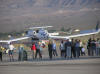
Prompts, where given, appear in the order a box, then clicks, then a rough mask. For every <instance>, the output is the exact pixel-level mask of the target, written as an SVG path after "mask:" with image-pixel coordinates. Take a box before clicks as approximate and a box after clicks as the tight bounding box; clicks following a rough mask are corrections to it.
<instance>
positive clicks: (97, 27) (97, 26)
mask: <svg viewBox="0 0 100 74" xmlns="http://www.w3.org/2000/svg"><path fill="white" fill-rule="evenodd" d="M95 29H96V30H98V29H99V21H97V25H96V28H95Z"/></svg>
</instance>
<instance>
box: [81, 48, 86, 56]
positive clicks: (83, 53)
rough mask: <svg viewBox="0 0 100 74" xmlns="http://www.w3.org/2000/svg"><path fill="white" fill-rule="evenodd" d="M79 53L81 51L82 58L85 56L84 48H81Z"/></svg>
mask: <svg viewBox="0 0 100 74" xmlns="http://www.w3.org/2000/svg"><path fill="white" fill-rule="evenodd" d="M81 51H82V53H81V55H82V56H83V55H85V48H84V47H82V49H81Z"/></svg>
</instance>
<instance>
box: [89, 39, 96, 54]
mask: <svg viewBox="0 0 100 74" xmlns="http://www.w3.org/2000/svg"><path fill="white" fill-rule="evenodd" d="M90 47H91V53H90V54H91V55H92V56H94V55H95V54H96V41H95V39H92V41H91V46H90Z"/></svg>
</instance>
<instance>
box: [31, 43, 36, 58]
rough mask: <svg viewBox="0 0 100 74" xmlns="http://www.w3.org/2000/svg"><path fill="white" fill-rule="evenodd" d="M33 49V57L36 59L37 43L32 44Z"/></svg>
mask: <svg viewBox="0 0 100 74" xmlns="http://www.w3.org/2000/svg"><path fill="white" fill-rule="evenodd" d="M31 50H32V58H33V59H34V58H35V55H36V46H35V43H33V44H32V47H31Z"/></svg>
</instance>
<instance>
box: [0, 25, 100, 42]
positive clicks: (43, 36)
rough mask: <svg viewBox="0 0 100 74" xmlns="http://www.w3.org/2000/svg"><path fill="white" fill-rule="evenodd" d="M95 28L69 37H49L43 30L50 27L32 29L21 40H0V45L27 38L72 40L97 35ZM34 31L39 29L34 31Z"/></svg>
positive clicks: (98, 30) (97, 30)
mask: <svg viewBox="0 0 100 74" xmlns="http://www.w3.org/2000/svg"><path fill="white" fill-rule="evenodd" d="M97 26H98V24H97ZM97 26H96V29H95V30H93V31H91V32H89V33H80V34H76V35H70V36H54V35H51V34H50V33H48V31H47V30H45V29H44V28H48V27H52V26H44V27H33V28H29V30H28V31H27V35H26V36H24V37H21V38H16V39H11V40H0V43H8V44H10V43H11V42H16V41H19V40H24V39H29V38H33V39H35V38H37V39H40V40H45V39H48V38H52V39H70V38H74V37H80V36H87V35H93V34H98V33H99V32H100V29H98V28H97ZM34 29H39V30H36V31H34Z"/></svg>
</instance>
